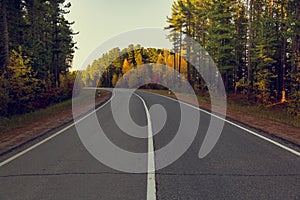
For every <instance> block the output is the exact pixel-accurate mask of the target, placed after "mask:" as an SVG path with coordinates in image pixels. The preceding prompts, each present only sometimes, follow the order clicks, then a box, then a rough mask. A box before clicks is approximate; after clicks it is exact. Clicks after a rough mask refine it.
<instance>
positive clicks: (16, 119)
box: [0, 100, 72, 134]
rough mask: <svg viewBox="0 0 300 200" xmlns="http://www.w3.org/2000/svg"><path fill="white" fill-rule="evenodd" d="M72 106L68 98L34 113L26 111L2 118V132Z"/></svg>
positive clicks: (0, 127) (0, 123)
mask: <svg viewBox="0 0 300 200" xmlns="http://www.w3.org/2000/svg"><path fill="white" fill-rule="evenodd" d="M71 108H72V100H67V101H64V102H61V103H58V104H55V105H51V106H49V107H47V108H45V109H39V110H36V111H34V112H32V113H26V114H23V115H15V116H12V117H10V118H4V117H1V118H0V134H1V133H4V132H7V131H11V130H14V129H17V128H21V127H23V126H26V125H28V124H30V123H33V122H35V121H38V120H41V119H45V118H47V117H50V116H53V115H55V114H57V113H60V112H62V111H65V110H69V109H71Z"/></svg>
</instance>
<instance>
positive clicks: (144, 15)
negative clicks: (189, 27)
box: [66, 0, 174, 70]
mask: <svg viewBox="0 0 300 200" xmlns="http://www.w3.org/2000/svg"><path fill="white" fill-rule="evenodd" d="M66 2H68V1H66ZM69 2H71V4H72V7H71V13H70V14H68V15H67V19H69V20H70V21H75V24H74V25H73V26H72V27H73V29H74V31H75V32H77V31H79V32H80V34H79V35H77V36H75V38H74V40H75V41H76V42H77V46H78V48H79V50H77V51H76V53H75V58H74V62H73V68H72V70H75V69H83V68H85V67H86V66H84V65H85V64H84V62H85V61H86V59H87V58H88V57H89V55H90V54H91V53H92V52H93V51H94V50H95V49H96V48H97V47H99V46H100V45H101V44H102V43H104V42H105V41H107V40H108V39H111V38H112V37H113V36H115V35H118V34H121V33H124V32H126V31H132V30H135V29H139V28H145V27H155V28H163V27H165V26H166V25H167V23H166V17H167V16H170V14H171V6H172V3H173V2H174V0H84V1H76V0H69ZM83 2H84V3H83Z"/></svg>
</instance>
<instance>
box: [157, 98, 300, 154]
mask: <svg viewBox="0 0 300 200" xmlns="http://www.w3.org/2000/svg"><path fill="white" fill-rule="evenodd" d="M151 94H155V95H157V96H161V97H164V98H167V99H170V100H172V101H176V102H180V103H181V104H184V105H186V106H189V107H191V108H194V109H197V110H199V111H201V112H204V113H206V114H209V115H211V116H213V117H215V118H218V119H221V120H224V121H225V122H227V123H228V124H231V125H233V126H235V127H237V128H240V129H242V130H244V131H246V132H248V133H250V134H252V135H255V136H257V137H259V138H261V139H263V140H265V141H268V142H270V143H272V144H274V145H276V146H278V147H280V148H282V149H284V150H286V151H288V152H290V153H292V154H294V155H296V156H300V152H298V151H296V150H294V149H291V148H289V147H286V146H284V145H282V144H280V143H279V142H276V141H274V140H271V139H269V138H267V137H264V136H262V135H260V134H258V133H256V132H254V131H252V130H249V129H247V128H245V127H243V126H240V125H238V124H236V123H234V122H231V121H229V120H227V119H224V118H222V117H219V116H217V115H215V114H212V113H210V112H208V111H206V110H203V109H201V108H199V107H196V106H193V105H191V104H188V103H185V102H182V101H179V100H176V99H174V98H171V97H168V96H164V95H160V94H156V93H151Z"/></svg>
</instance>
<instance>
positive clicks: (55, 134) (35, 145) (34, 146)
mask: <svg viewBox="0 0 300 200" xmlns="http://www.w3.org/2000/svg"><path fill="white" fill-rule="evenodd" d="M114 96H115V94H114V93H113V95H112V96H111V98H110V99H109V100H107V102H105V103H104V104H103V105H102V106H100V107H99V108H97V109H95V110H94V111H92V112H90V113H89V114H87V115H86V116H84V117H82V118H80V119H79V120H77V121H76V122H74V123H72V124H70V125H69V126H67V127H65V128H63V129H62V130H60V131H58V132H56V133H54V134H53V135H51V136H49V137H47V138H46V139H44V140H42V141H40V142H38V143H36V144H34V145H32V146H30V147H28V148H27V149H25V150H24V151H21V152H19V153H17V154H16V155H14V156H12V157H10V158H9V159H7V160H5V161H3V162H1V163H0V167H2V166H4V165H6V164H8V163H10V162H12V161H13V160H15V159H17V158H19V157H20V156H22V155H24V154H26V153H28V152H29V151H31V150H33V149H35V148H37V147H38V146H40V145H42V144H44V143H46V142H48V141H49V140H51V139H53V138H55V137H56V136H58V135H60V134H61V133H63V132H65V131H66V130H68V129H69V128H71V127H73V126H74V125H76V124H77V123H79V122H81V121H83V120H84V119H86V118H88V117H89V116H91V115H92V114H94V113H95V112H97V111H98V110H100V109H101V108H103V107H104V106H105V105H106V104H108V103H109V102H110V101H111V100H112V98H113V97H114Z"/></svg>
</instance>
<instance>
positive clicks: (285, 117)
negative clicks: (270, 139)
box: [145, 89, 300, 128]
mask: <svg viewBox="0 0 300 200" xmlns="http://www.w3.org/2000/svg"><path fill="white" fill-rule="evenodd" d="M145 91H148V92H154V93H157V94H161V95H169V91H168V90H153V89H146V90H145ZM171 95H173V93H171ZM197 98H198V101H199V103H200V104H201V103H204V104H210V96H209V94H208V93H197ZM227 107H228V108H229V109H232V110H235V111H240V112H242V113H245V114H249V115H252V116H254V117H257V120H259V119H268V120H272V121H275V122H279V123H283V124H287V125H290V126H293V127H298V128H300V119H299V118H297V117H293V116H292V115H290V114H289V113H288V111H287V106H284V105H280V106H274V107H271V108H266V107H264V106H262V105H249V104H248V102H247V97H246V96H245V95H234V94H230V95H229V96H228V97H227Z"/></svg>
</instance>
